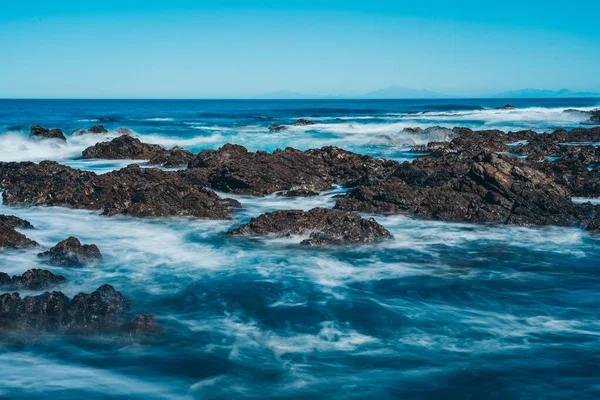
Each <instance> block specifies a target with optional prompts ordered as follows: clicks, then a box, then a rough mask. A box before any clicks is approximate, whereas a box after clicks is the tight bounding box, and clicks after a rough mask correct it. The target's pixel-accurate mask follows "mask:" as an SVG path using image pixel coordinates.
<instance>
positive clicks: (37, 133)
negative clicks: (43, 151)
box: [29, 125, 67, 141]
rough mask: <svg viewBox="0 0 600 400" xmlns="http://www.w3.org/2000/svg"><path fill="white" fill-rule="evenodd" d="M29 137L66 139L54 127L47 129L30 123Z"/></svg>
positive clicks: (61, 132)
mask: <svg viewBox="0 0 600 400" xmlns="http://www.w3.org/2000/svg"><path fill="white" fill-rule="evenodd" d="M29 137H31V138H33V139H38V140H43V139H58V140H63V141H66V140H67V138H66V137H65V135H64V134H63V131H61V130H60V129H58V128H55V129H47V128H44V127H42V126H39V125H32V126H31V130H30V131H29Z"/></svg>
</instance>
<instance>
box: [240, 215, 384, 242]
mask: <svg viewBox="0 0 600 400" xmlns="http://www.w3.org/2000/svg"><path fill="white" fill-rule="evenodd" d="M229 235H231V236H233V235H258V236H264V235H276V236H290V235H308V236H309V238H308V239H305V240H303V241H302V242H301V244H303V245H323V244H326V245H337V244H350V243H371V242H376V241H380V240H384V239H390V238H391V237H392V235H391V234H390V233H389V232H388V230H387V229H385V228H384V227H383V226H381V225H379V224H378V223H377V222H376V221H375V220H374V219H369V220H366V219H363V218H361V217H360V216H358V215H356V214H354V213H350V212H342V211H337V210H330V209H327V208H313V209H312V210H309V211H301V210H285V211H274V212H271V213H266V214H262V215H261V216H259V217H257V218H252V220H250V222H249V223H247V224H245V225H242V226H241V227H239V228H236V229H233V230H231V231H230V232H229Z"/></svg>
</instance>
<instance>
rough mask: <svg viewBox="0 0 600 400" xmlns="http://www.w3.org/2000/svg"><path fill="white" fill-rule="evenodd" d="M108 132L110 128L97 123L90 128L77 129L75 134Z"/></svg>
mask: <svg viewBox="0 0 600 400" xmlns="http://www.w3.org/2000/svg"><path fill="white" fill-rule="evenodd" d="M105 133H108V130H106V128H105V127H104V126H103V125H95V126H92V127H91V128H89V129H76V130H75V131H73V135H90V134H92V135H102V134H105Z"/></svg>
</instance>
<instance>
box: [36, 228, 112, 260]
mask: <svg viewBox="0 0 600 400" xmlns="http://www.w3.org/2000/svg"><path fill="white" fill-rule="evenodd" d="M38 257H39V258H43V259H46V261H47V262H48V263H49V264H52V265H58V266H62V267H79V266H83V265H85V264H89V263H93V262H97V261H100V260H102V254H100V250H99V249H98V246H96V245H95V244H84V245H82V244H81V242H80V241H79V239H77V238H76V237H73V236H71V237H69V238H67V239H65V240H63V241H62V242H60V243H58V244H57V245H56V246H54V247H52V248H51V249H50V250H48V251H45V252H43V253H40V254H38Z"/></svg>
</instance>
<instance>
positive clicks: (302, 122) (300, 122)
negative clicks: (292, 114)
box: [292, 118, 315, 126]
mask: <svg viewBox="0 0 600 400" xmlns="http://www.w3.org/2000/svg"><path fill="white" fill-rule="evenodd" d="M292 125H296V126H307V125H315V123H314V122H312V121H309V120H307V119H304V118H300V119H298V120H296V122H294V123H293V124H292Z"/></svg>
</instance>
